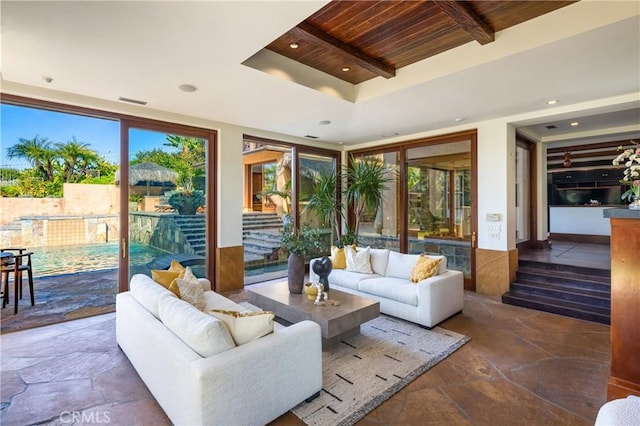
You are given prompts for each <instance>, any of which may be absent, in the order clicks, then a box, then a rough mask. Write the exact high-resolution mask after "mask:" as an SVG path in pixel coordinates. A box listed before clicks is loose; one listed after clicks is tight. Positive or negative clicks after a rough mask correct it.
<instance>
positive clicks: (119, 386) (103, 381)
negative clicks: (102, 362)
mask: <svg viewBox="0 0 640 426" xmlns="http://www.w3.org/2000/svg"><path fill="white" fill-rule="evenodd" d="M132 376H138V373H137V372H136V370H135V369H134V368H133V366H132V365H131V363H129V362H128V361H127V360H124V361H123V362H120V363H118V364H117V365H116V366H115V367H114V368H111V369H109V370H106V371H104V372H102V373H99V374H96V375H95V376H94V379H93V386H94V388H95V389H96V390H99V391H100V392H102V394H103V395H104V397H105V398H106V400H107V401H118V402H121V401H136V400H141V399H151V400H152V401H153V402H154V403H155V400H154V399H153V396H152V395H151V392H150V391H149V389H148V388H147V386H146V385H145V384H144V382H143V381H142V380H141V379H138V380H130V378H131V377H132Z"/></svg>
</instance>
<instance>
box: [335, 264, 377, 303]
mask: <svg viewBox="0 0 640 426" xmlns="http://www.w3.org/2000/svg"><path fill="white" fill-rule="evenodd" d="M377 277H379V275H376V274H360V273H358V272H348V271H346V270H344V269H334V270H333V271H331V275H329V284H330V285H331V284H335V285H339V286H341V287H346V288H349V289H351V290H357V289H358V283H359V282H360V281H362V280H366V279H368V278H377ZM329 288H331V286H329ZM329 297H331V293H329Z"/></svg>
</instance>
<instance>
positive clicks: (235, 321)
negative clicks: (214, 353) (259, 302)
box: [209, 309, 275, 346]
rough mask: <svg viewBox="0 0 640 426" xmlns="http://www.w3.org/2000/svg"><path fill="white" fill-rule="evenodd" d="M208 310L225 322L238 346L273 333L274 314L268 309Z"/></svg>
mask: <svg viewBox="0 0 640 426" xmlns="http://www.w3.org/2000/svg"><path fill="white" fill-rule="evenodd" d="M209 312H210V314H211V315H213V316H214V317H216V318H218V319H219V320H221V321H222V322H224V323H225V325H226V326H227V328H228V329H229V332H230V333H231V337H233V340H234V341H235V342H236V345H238V346H240V345H244V344H245V343H248V342H250V341H252V340H256V339H258V338H260V337H262V336H264V335H267V334H269V333H273V318H274V317H275V315H274V314H273V312H270V311H259V312H238V311H225V310H221V309H212V310H211V311H209Z"/></svg>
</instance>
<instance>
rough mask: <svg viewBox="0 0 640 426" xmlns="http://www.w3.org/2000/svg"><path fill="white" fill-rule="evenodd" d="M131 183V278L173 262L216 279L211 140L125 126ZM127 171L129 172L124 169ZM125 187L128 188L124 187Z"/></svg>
mask: <svg viewBox="0 0 640 426" xmlns="http://www.w3.org/2000/svg"><path fill="white" fill-rule="evenodd" d="M123 126H124V129H123V133H124V132H126V138H124V139H125V140H126V144H127V148H128V149H127V153H128V155H127V158H126V173H127V180H126V181H124V180H123V182H122V183H121V188H122V191H123V192H124V193H123V194H121V200H126V206H125V207H124V208H123V211H126V212H127V214H126V219H123V232H122V237H121V256H122V262H123V263H124V264H125V268H123V269H126V270H128V277H130V276H131V275H133V274H135V273H145V274H150V271H151V270H152V269H167V268H168V267H169V266H170V265H171V261H172V260H177V261H178V262H180V263H181V264H182V265H183V266H189V267H190V268H191V269H192V271H193V272H194V274H195V275H196V276H198V277H207V278H212V277H213V257H214V256H213V253H211V252H210V249H213V248H214V247H215V244H212V242H213V241H214V240H213V238H212V235H213V232H212V226H213V220H212V213H211V212H212V210H213V205H212V202H213V198H214V197H213V196H212V193H211V191H212V188H213V185H212V182H211V179H210V176H209V167H208V164H210V162H209V161H208V157H207V152H208V151H209V149H208V147H209V146H211V143H212V135H211V134H208V133H207V132H205V131H202V132H198V131H193V130H191V128H188V127H181V126H172V125H166V124H160V123H157V124H147V123H129V122H125V123H124V124H123ZM122 169H123V170H124V169H125V167H122ZM125 182H126V184H125Z"/></svg>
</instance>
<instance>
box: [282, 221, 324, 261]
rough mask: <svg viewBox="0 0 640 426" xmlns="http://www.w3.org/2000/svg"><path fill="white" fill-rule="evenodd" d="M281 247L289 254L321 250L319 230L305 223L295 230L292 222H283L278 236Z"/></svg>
mask: <svg viewBox="0 0 640 426" xmlns="http://www.w3.org/2000/svg"><path fill="white" fill-rule="evenodd" d="M280 239H281V242H282V247H284V248H285V249H286V250H287V251H288V252H289V253H293V254H307V253H309V252H310V251H311V250H312V249H317V250H319V249H321V248H322V244H321V242H320V230H319V229H318V228H312V227H311V226H310V225H309V224H307V223H305V224H304V225H303V226H302V228H301V229H296V228H295V227H294V225H293V221H292V220H288V221H285V226H284V228H283V229H282V232H281V234H280Z"/></svg>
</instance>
